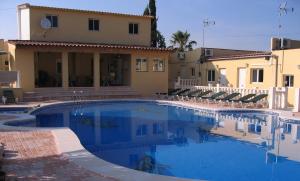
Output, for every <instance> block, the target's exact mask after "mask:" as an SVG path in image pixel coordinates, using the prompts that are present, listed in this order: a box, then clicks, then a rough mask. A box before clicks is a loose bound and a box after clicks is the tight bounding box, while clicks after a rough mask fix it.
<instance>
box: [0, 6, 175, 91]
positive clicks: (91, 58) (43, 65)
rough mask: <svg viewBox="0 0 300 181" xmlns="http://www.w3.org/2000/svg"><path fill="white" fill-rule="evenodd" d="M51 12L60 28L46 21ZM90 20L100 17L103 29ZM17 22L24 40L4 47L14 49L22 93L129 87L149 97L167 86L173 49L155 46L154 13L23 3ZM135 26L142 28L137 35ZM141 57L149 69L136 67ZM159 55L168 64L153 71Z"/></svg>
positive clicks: (12, 57) (13, 68)
mask: <svg viewBox="0 0 300 181" xmlns="http://www.w3.org/2000/svg"><path fill="white" fill-rule="evenodd" d="M49 15H50V16H56V17H57V25H58V26H57V27H51V28H45V27H43V26H42V25H41V22H42V20H43V19H45V18H46V17H47V16H49ZM90 19H93V20H97V21H99V31H91V30H90V28H89V20H90ZM18 20H19V37H20V40H9V41H7V42H6V43H3V45H4V44H5V45H6V46H5V47H7V48H6V49H7V51H8V52H9V54H8V56H7V59H8V60H9V62H10V64H9V70H11V71H17V72H18V74H19V81H18V83H19V85H20V88H21V89H22V90H23V92H28V91H35V89H36V88H53V87H56V88H62V89H69V88H70V87H93V88H95V90H99V89H100V88H101V87H102V86H125V87H130V88H131V89H133V90H134V91H136V92H137V93H138V94H140V95H142V96H149V95H153V94H154V93H155V92H167V90H168V61H169V55H170V52H171V50H170V49H159V48H151V47H150V38H151V20H152V17H151V16H140V15H128V14H118V13H108V12H96V11H86V10H75V9H64V8H52V7H40V6H32V5H29V4H23V5H20V6H18ZM130 24H137V26H138V31H137V32H135V33H134V34H132V33H131V31H130ZM134 29H135V30H136V27H134ZM74 42H76V43H74ZM41 44H43V45H41ZM138 59H145V60H146V64H145V63H144V64H143V66H144V69H145V66H146V71H139V70H137V69H138V68H137V66H138V62H137V61H138ZM157 59H159V60H162V61H163V62H164V68H163V71H157V70H156V69H154V62H155V61H157ZM119 60H120V61H119ZM121 60H122V61H121ZM102 66H103V67H102ZM0 68H1V67H0ZM102 74H104V75H105V76H106V77H105V76H102ZM123 75H125V77H123ZM45 77H46V78H45ZM46 79H47V81H46V82H43V80H46ZM112 82H113V83H112ZM112 84H113V85H112ZM82 85H83V86H82ZM14 87H16V85H14ZM18 97H21V96H18Z"/></svg>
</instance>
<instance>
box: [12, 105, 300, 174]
mask: <svg viewBox="0 0 300 181" xmlns="http://www.w3.org/2000/svg"><path fill="white" fill-rule="evenodd" d="M33 114H34V115H36V117H37V119H36V121H29V122H15V123H9V125H13V126H31V127H32V126H33V127H69V128H70V129H72V130H73V131H74V132H75V133H76V135H77V136H78V138H79V139H80V141H81V144H82V145H83V146H84V147H85V148H86V149H87V150H88V151H90V152H91V153H93V154H94V155H96V156H97V157H99V158H101V159H104V160H106V161H109V162H112V163H114V164H118V165H122V166H125V167H128V168H132V169H136V170H141V171H145V172H150V173H155V174H160V175H168V176H175V177H182V178H192V179H204V180H300V172H299V170H300V154H299V153H300V143H299V138H300V123H299V122H298V121H288V122H284V121H282V120H280V119H278V117H277V115H276V114H270V113H266V112H259V111H219V112H214V111H210V110H195V109H188V108H183V107H179V106H178V107H177V106H172V105H168V104H162V103H157V102H146V101H137V102H134V101H113V102H109V101H108V102H97V103H89V104H81V105H68V104H66V105H57V106H51V107H45V108H41V109H39V110H37V111H35V112H33Z"/></svg>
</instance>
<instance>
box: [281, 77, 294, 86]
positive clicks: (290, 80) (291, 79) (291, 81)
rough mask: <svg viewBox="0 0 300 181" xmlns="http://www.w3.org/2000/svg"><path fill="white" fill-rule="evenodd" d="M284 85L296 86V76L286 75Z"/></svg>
mask: <svg viewBox="0 0 300 181" xmlns="http://www.w3.org/2000/svg"><path fill="white" fill-rule="evenodd" d="M283 79H284V86H285V87H294V76H293V75H284V76H283Z"/></svg>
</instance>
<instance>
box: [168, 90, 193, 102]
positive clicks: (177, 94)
mask: <svg viewBox="0 0 300 181" xmlns="http://www.w3.org/2000/svg"><path fill="white" fill-rule="evenodd" d="M189 91H190V89H184V90H181V91H179V92H177V93H176V95H174V96H171V99H172V100H173V99H174V98H176V99H177V100H179V98H180V96H185V95H186V94H187V93H188V92H189Z"/></svg>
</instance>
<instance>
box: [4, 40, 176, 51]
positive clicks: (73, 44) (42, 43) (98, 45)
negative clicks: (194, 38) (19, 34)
mask: <svg viewBox="0 0 300 181" xmlns="http://www.w3.org/2000/svg"><path fill="white" fill-rule="evenodd" d="M8 43H10V44H14V45H16V47H37V46H38V47H76V48H108V49H131V50H144V51H164V52H170V51H173V49H171V48H154V47H148V46H138V45H114V44H101V43H77V42H57V41H33V40H8Z"/></svg>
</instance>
